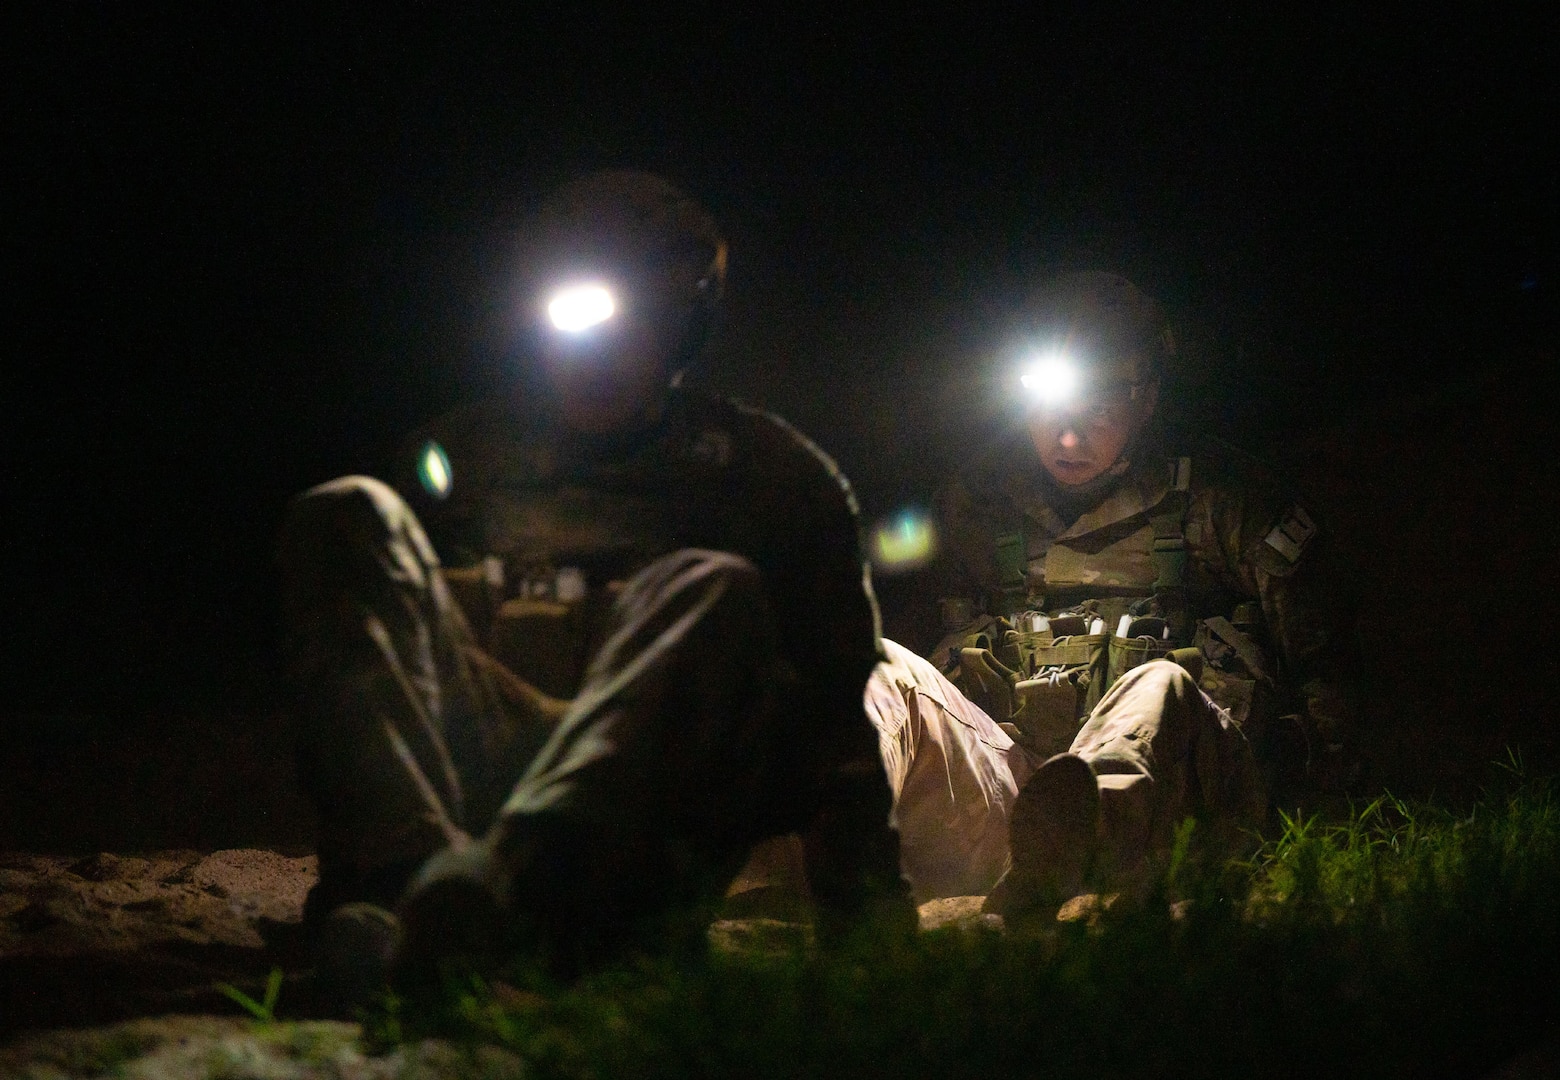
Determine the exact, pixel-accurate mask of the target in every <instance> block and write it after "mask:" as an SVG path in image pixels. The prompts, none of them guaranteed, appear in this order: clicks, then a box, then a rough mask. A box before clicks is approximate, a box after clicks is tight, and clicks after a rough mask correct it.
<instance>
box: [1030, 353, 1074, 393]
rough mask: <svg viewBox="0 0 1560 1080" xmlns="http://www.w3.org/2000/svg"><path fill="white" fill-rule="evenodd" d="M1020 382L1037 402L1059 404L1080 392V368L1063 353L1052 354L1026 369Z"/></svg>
mask: <svg viewBox="0 0 1560 1080" xmlns="http://www.w3.org/2000/svg"><path fill="white" fill-rule="evenodd" d="M1018 381H1019V382H1020V383H1021V384H1022V385H1023V387H1024V389H1025V390H1028V391H1029V393H1030V396H1031V397H1033V398H1035V400H1037V401H1041V402H1044V403H1046V404H1059V403H1061V402H1064V401H1067V400H1069V399H1070V398H1072V396H1073V395H1074V394H1076V393H1077V392H1078V383H1079V377H1078V368H1077V365H1075V364H1074V363H1073V362H1072V361H1071V360H1069V359H1068V358H1067V357H1066V356H1064V355H1062V354H1061V353H1050V354H1047V355H1045V356H1042V357H1040V358H1038V359H1037V360H1035V361H1034V362H1033V363H1031V364H1030V365H1029V366H1028V367H1026V368H1024V370H1023V372H1022V373H1021V374H1020V375H1019V377H1018Z"/></svg>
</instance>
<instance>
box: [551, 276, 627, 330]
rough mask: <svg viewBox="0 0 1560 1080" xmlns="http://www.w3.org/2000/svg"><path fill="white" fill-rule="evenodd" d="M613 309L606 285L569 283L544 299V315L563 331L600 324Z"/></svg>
mask: <svg viewBox="0 0 1560 1080" xmlns="http://www.w3.org/2000/svg"><path fill="white" fill-rule="evenodd" d="M616 312H617V304H616V302H614V301H613V299H612V293H611V292H610V291H608V289H607V287H606V286H605V285H597V284H590V285H569V286H566V287H565V288H562V289H559V290H558V291H557V292H556V293H554V294H553V297H552V299H551V300H549V301H547V318H548V319H549V320H551V322H552V324H553V326H555V327H557V328H558V329H559V330H562V331H563V332H564V333H566V334H578V333H581V332H582V331H585V330H589V329H590V328H591V327H593V326H600V325H601V324H602V323H604V322H606V321H607V320H608V319H610V318H612V316H613V315H614V314H615V313H616Z"/></svg>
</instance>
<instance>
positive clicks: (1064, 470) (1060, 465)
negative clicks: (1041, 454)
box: [1045, 461, 1105, 487]
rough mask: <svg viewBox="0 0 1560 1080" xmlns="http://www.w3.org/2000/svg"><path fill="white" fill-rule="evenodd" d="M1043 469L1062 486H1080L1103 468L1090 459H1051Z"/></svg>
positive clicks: (1098, 473)
mask: <svg viewBox="0 0 1560 1080" xmlns="http://www.w3.org/2000/svg"><path fill="white" fill-rule="evenodd" d="M1045 471H1046V472H1048V473H1050V474H1051V479H1052V480H1055V481H1056V482H1057V483H1058V484H1060V485H1062V487H1082V486H1083V485H1085V484H1087V483H1089V482H1090V481H1092V480H1093V479H1095V478H1096V477H1097V476H1099V475H1100V473H1102V472H1104V471H1105V470H1103V469H1101V468H1100V467H1099V466H1097V465H1095V464H1094V462H1092V461H1086V462H1073V461H1052V462H1048V463H1047V464H1046V467H1045Z"/></svg>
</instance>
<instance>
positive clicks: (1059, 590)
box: [937, 457, 1272, 757]
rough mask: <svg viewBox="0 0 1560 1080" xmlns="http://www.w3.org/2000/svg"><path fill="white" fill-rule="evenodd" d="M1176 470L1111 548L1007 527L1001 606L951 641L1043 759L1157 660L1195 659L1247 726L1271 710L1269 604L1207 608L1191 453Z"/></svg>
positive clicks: (947, 654) (1000, 555)
mask: <svg viewBox="0 0 1560 1080" xmlns="http://www.w3.org/2000/svg"><path fill="white" fill-rule="evenodd" d="M1167 468H1168V470H1169V484H1168V487H1167V490H1166V492H1165V495H1164V497H1163V498H1162V499H1161V500H1160V501H1159V502H1158V503H1157V504H1156V505H1154V506H1153V507H1151V508H1150V509H1148V510H1147V511H1146V512H1144V513H1143V514H1140V515H1138V516H1137V517H1135V518H1131V519H1128V520H1127V521H1126V522H1123V523H1121V525H1120V526H1119V529H1118V531H1120V532H1121V534H1122V535H1120V536H1118V537H1116V538H1115V539H1114V540H1113V541H1112V542H1110V543H1108V544H1106V545H1105V546H1104V547H1103V548H1101V549H1100V550H1097V551H1092V552H1086V551H1081V550H1079V549H1078V548H1076V547H1074V546H1072V545H1071V544H1070V543H1069V542H1068V541H1066V540H1060V539H1056V540H1053V539H1052V538H1049V537H1044V536H1039V537H1028V536H1026V535H1025V534H1024V533H1022V532H1010V533H1005V534H1001V535H999V536H997V537H996V538H995V546H996V552H995V557H996V569H997V575H998V589H997V594H996V596H995V597H993V598H992V602H993V604H994V606H995V607H996V609H997V610H995V611H994V612H992V613H991V614H990V615H988V616H987V617H986V618H984V619H982V620H979V621H978V622H977V623H976V624H975V625H973V626H970V627H966V628H965V629H964V630H963V631H961V632H960V633H958V634H955V635H954V636H953V638H952V639H951V640H948V641H945V643H944V646H943V648H941V649H940V650H939V655H938V657H937V659H938V660H939V661H941V662H942V665H943V668H944V671H945V673H946V674H948V675H949V677H950V678H952V679H953V680H954V681H955V682H956V683H957V684H958V685H959V687H960V689H961V690H962V691H963V692H964V693H965V695H966V696H967V697H969V698H970V699H971V700H972V701H974V702H975V703H976V704H977V705H979V706H981V708H983V709H984V710H985V711H986V712H987V713H988V714H989V715H991V716H992V717H993V718H994V719H995V720H997V721H998V722H999V723H1001V724H1003V725H1004V726H1005V727H1006V728H1007V729H1008V732H1009V734H1011V735H1012V736H1013V737H1014V738H1015V739H1016V740H1017V741H1019V742H1020V743H1022V744H1023V745H1025V746H1026V747H1028V748H1029V749H1030V750H1031V751H1032V752H1034V753H1035V754H1037V755H1040V756H1041V757H1049V756H1050V755H1051V754H1056V753H1062V752H1063V751H1065V750H1067V749H1068V747H1069V746H1070V745H1071V744H1072V741H1073V737H1074V736H1075V735H1076V734H1077V732H1078V729H1079V727H1080V726H1081V725H1082V723H1083V721H1084V720H1085V719H1087V717H1088V715H1089V713H1090V711H1091V710H1092V709H1093V708H1094V707H1095V705H1097V704H1098V703H1099V701H1100V699H1101V698H1103V697H1104V696H1105V694H1106V692H1107V691H1108V690H1109V689H1110V688H1111V686H1113V685H1114V684H1115V682H1116V680H1118V679H1120V678H1121V676H1122V675H1124V674H1125V673H1126V672H1128V671H1130V670H1132V669H1133V668H1135V667H1137V666H1138V665H1140V664H1144V663H1147V662H1149V661H1150V660H1158V659H1169V660H1173V661H1174V662H1176V663H1179V664H1180V665H1181V666H1182V667H1185V668H1186V669H1187V670H1188V671H1189V672H1191V674H1192V676H1193V677H1194V678H1195V679H1197V681H1198V685H1199V686H1200V687H1201V688H1202V690H1203V691H1204V692H1205V693H1206V694H1208V696H1209V697H1211V698H1212V699H1213V700H1214V701H1215V702H1216V703H1217V704H1218V705H1219V706H1220V707H1221V708H1226V709H1229V710H1230V715H1231V718H1232V719H1233V720H1234V722H1235V723H1236V724H1238V725H1240V726H1241V727H1243V728H1245V727H1247V726H1258V725H1260V724H1261V722H1262V720H1263V719H1264V718H1265V716H1266V715H1267V713H1268V712H1269V711H1271V710H1270V705H1271V700H1272V696H1271V693H1270V691H1271V689H1272V678H1271V676H1270V671H1271V664H1270V663H1269V662H1268V660H1267V658H1266V656H1265V655H1264V654H1263V651H1262V649H1261V647H1260V646H1259V645H1258V638H1259V637H1260V621H1261V609H1260V606H1259V605H1257V604H1255V603H1242V604H1239V605H1235V606H1234V607H1233V608H1232V610H1230V611H1229V612H1227V613H1222V614H1214V615H1209V614H1208V613H1207V612H1206V611H1205V610H1202V611H1199V610H1198V609H1199V608H1200V607H1202V606H1203V605H1199V604H1197V603H1195V601H1196V600H1198V599H1200V597H1199V596H1198V595H1197V593H1198V590H1197V588H1196V587H1195V586H1193V585H1191V584H1190V583H1189V582H1188V580H1187V573H1186V566H1187V550H1186V516H1187V511H1188V508H1189V505H1190V485H1191V459H1189V458H1184V457H1183V458H1176V459H1172V460H1171V461H1170V462H1168V464H1167ZM1090 539H1093V534H1091V537H1090Z"/></svg>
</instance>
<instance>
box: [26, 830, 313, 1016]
mask: <svg viewBox="0 0 1560 1080" xmlns="http://www.w3.org/2000/svg"><path fill="white" fill-rule="evenodd" d="M314 879H315V860H314V858H313V856H307V857H303V858H289V857H287V856H284V855H278V854H276V853H274V852H270V851H260V850H253V849H239V850H228V851H217V852H212V853H209V854H202V853H201V852H198V851H158V852H149V853H146V854H142V855H114V854H110V853H107V852H104V853H101V854H97V855H92V856H89V857H87V858H82V859H73V858H70V857H68V856H61V855H30V854H15V853H13V854H6V855H0V1038H5V1037H9V1036H12V1035H15V1034H16V1033H17V1032H20V1031H25V1030H29V1029H38V1028H50V1027H69V1026H79V1025H82V1024H96V1023H103V1022H105V1021H111V1020H118V1019H122V1018H125V1017H129V1016H137V1015H145V1014H148V1013H160V1012H189V1011H207V1010H209V1011H212V1012H216V1013H236V1012H238V1010H237V1008H236V1006H234V1005H233V1003H232V1002H231V1001H229V1000H228V999H227V998H226V997H225V996H223V995H221V994H220V993H218V992H217V991H216V990H215V989H214V984H215V983H217V982H231V983H234V984H236V985H239V986H248V987H250V988H251V990H258V988H259V986H260V985H261V984H262V983H263V982H264V979H265V977H266V975H267V974H268V973H269V972H270V970H271V968H272V967H273V966H282V967H287V968H292V967H295V966H296V964H297V959H298V958H297V957H296V956H293V955H289V953H288V947H289V946H288V942H289V938H290V935H288V933H287V928H288V927H292V926H296V925H297V923H298V921H299V919H300V918H301V917H302V913H303V900H304V897H305V895H306V894H307V893H308V890H309V887H310V886H311V885H312V884H313V882H314ZM295 936H296V935H291V937H295ZM267 938H270V939H272V943H271V944H270V945H268V944H267V940H266V939H267Z"/></svg>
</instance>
